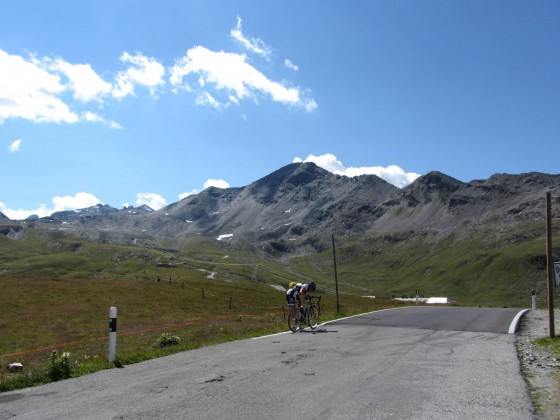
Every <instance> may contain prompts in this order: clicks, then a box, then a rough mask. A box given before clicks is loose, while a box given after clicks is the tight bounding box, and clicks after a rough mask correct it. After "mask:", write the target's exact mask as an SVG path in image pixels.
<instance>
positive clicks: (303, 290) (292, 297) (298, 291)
mask: <svg viewBox="0 0 560 420" xmlns="http://www.w3.org/2000/svg"><path fill="white" fill-rule="evenodd" d="M315 290H316V286H315V282H309V283H308V284H301V283H298V284H296V285H295V286H294V287H292V288H290V289H288V291H287V292H286V300H287V301H288V306H294V305H295V302H296V299H297V300H298V302H299V301H300V299H301V298H304V299H305V296H306V295H307V293H308V292H314V291H315Z"/></svg>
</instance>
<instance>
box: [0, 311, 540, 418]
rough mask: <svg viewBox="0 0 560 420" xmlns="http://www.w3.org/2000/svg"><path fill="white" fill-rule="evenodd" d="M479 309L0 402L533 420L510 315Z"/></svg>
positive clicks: (333, 328) (177, 361)
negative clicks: (506, 329)
mask: <svg viewBox="0 0 560 420" xmlns="http://www.w3.org/2000/svg"><path fill="white" fill-rule="evenodd" d="M423 309H427V310H426V311H423ZM433 309H437V311H440V310H441V312H439V315H437V316H436V314H435V313H434V312H433ZM484 312H486V311H484V310H481V309H480V308H473V309H472V310H468V311H457V308H441V309H439V308H424V307H419V308H405V309H399V310H391V311H383V312H374V313H371V314H369V315H364V316H359V317H354V318H347V319H344V320H340V321H337V322H335V323H329V324H326V325H322V326H320V327H318V328H317V330H315V331H314V332H309V331H303V332H298V333H295V334H291V333H289V334H281V335H275V336H268V337H263V338H260V339H251V340H242V341H237V342H232V343H226V344H222V345H218V346H212V347H208V348H204V349H199V350H195V351H189V352H184V353H181V354H176V355H173V356H169V357H165V358H161V359H157V360H152V361H149V362H144V363H139V364H135V365H131V366H127V367H125V368H123V369H111V370H108V371H103V372H97V373H95V374H92V375H88V376H86V377H81V378H76V379H70V380H66V381H62V382H58V383H53V384H48V385H44V386H40V387H36V388H30V389H25V390H20V391H13V392H9V393H3V394H0V419H8V418H10V419H11V418H16V419H82V418H83V419H195V418H196V419H217V418H218V419H222V418H223V419H225V418H227V419H263V418H266V419H296V418H297V419H302V418H308V419H315V418H321V419H388V418H391V419H395V418H398V419H406V418H410V419H412V418H414V419H444V418H445V419H470V418H480V419H493V418H496V419H497V418H508V419H530V418H533V414H532V412H533V409H532V405H531V402H530V398H529V393H528V390H527V386H526V384H525V382H524V380H523V379H522V377H521V375H520V373H519V362H518V359H517V355H516V352H515V346H514V340H515V337H514V335H512V334H506V333H503V331H504V328H502V327H504V325H505V324H507V322H501V323H498V324H501V325H502V326H500V327H496V325H498V324H495V323H494V320H495V319H496V318H501V317H502V316H504V315H503V314H505V313H506V312H507V313H508V315H506V316H505V318H504V319H505V320H509V322H511V319H512V311H510V310H507V309H494V310H488V312H486V315H484ZM465 317H466V318H469V317H470V318H471V319H472V321H473V325H483V324H484V323H485V322H484V321H482V320H483V319H484V318H488V325H495V326H494V327H491V328H488V330H490V331H479V330H480V329H482V328H479V327H477V328H475V331H468V330H467V327H468V322H466V321H465ZM398 318H401V321H400V322H401V323H402V325H404V326H396V325H395V324H399V321H397V320H398ZM430 318H431V319H432V321H430V322H428V321H427V320H426V319H430ZM442 318H445V322H443V321H442ZM450 319H456V326H457V329H458V330H454V329H453V328H452V327H453V322H451V324H449V322H450V321H449V320H450ZM383 323H386V324H391V325H381V324H383ZM374 324H377V325H374ZM430 325H433V326H434V327H433V328H430ZM443 327H445V328H443ZM495 328H497V329H498V330H499V331H500V332H494V329H495Z"/></svg>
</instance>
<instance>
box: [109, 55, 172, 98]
mask: <svg viewBox="0 0 560 420" xmlns="http://www.w3.org/2000/svg"><path fill="white" fill-rule="evenodd" d="M120 60H121V61H122V62H123V63H125V64H130V65H131V66H130V67H129V68H128V69H127V70H125V71H123V72H120V73H119V74H117V77H116V86H115V87H114V89H113V96H115V97H117V98H122V97H124V96H127V95H133V94H134V86H135V85H141V86H145V87H148V88H149V89H150V93H151V94H152V95H154V94H155V92H156V88H157V87H158V86H162V85H164V84H165V81H164V76H165V67H164V66H163V65H162V64H161V63H159V62H158V61H157V60H156V59H155V58H153V57H146V56H145V55H143V54H141V53H137V54H136V55H130V54H129V53H127V52H124V53H122V55H121V57H120Z"/></svg>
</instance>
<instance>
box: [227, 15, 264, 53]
mask: <svg viewBox="0 0 560 420" xmlns="http://www.w3.org/2000/svg"><path fill="white" fill-rule="evenodd" d="M230 35H231V37H232V38H233V39H235V40H236V41H238V42H240V43H241V44H242V45H243V46H244V47H245V48H246V49H247V50H248V51H250V52H252V53H254V54H257V55H260V56H261V57H263V58H265V59H266V60H269V59H270V55H271V54H272V51H271V49H270V47H269V46H268V45H266V44H265V43H264V42H263V41H262V40H260V39H259V38H251V39H249V38H246V37H245V35H243V31H242V30H241V18H240V17H239V16H237V26H236V27H235V28H233V29H232V30H231V31H230Z"/></svg>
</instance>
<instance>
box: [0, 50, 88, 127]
mask: <svg viewBox="0 0 560 420" xmlns="http://www.w3.org/2000/svg"><path fill="white" fill-rule="evenodd" d="M46 67H47V66H46V63H45V62H41V61H40V60H38V59H36V58H35V57H31V58H30V59H28V60H26V59H24V58H22V57H20V56H17V55H11V54H8V53H7V52H5V51H3V50H0V124H2V123H3V121H4V120H5V119H7V118H23V119H26V120H30V121H34V122H56V123H60V122H65V123H75V122H77V121H78V119H79V118H78V115H77V114H76V113H75V112H73V111H71V110H70V108H69V107H68V105H67V104H66V103H64V102H63V101H62V100H61V99H60V98H59V96H60V95H61V94H62V93H63V92H64V90H65V89H66V87H65V86H64V85H63V84H62V83H61V81H60V77H59V76H58V75H56V74H52V73H49V71H48V69H46Z"/></svg>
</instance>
